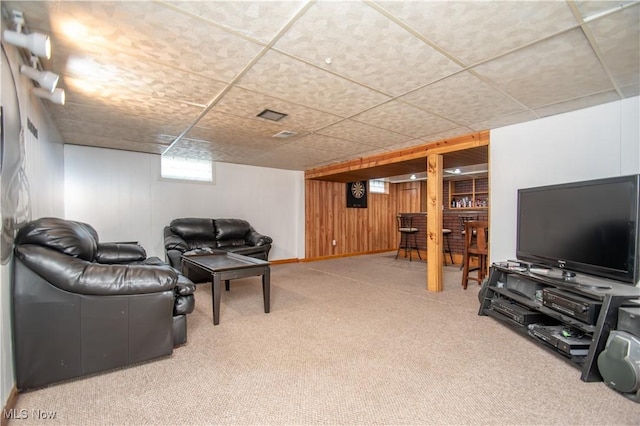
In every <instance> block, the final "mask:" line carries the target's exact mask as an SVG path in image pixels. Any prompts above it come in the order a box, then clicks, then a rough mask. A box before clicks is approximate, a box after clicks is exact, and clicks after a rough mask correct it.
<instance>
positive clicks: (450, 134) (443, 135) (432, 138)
mask: <svg viewBox="0 0 640 426" xmlns="http://www.w3.org/2000/svg"><path fill="white" fill-rule="evenodd" d="M469 133H472V132H471V129H469V128H468V127H457V128H455V129H451V130H445V131H444V132H440V133H434V134H432V135H429V136H425V137H422V138H420V139H421V140H422V141H423V143H429V142H437V141H441V140H444V139H453V138H456V137H458V136H463V135H468V134H469Z"/></svg>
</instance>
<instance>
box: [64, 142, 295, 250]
mask: <svg viewBox="0 0 640 426" xmlns="http://www.w3.org/2000/svg"><path fill="white" fill-rule="evenodd" d="M159 167H160V156H158V155H151V154H142V153H134V152H125V151H117V150H110V149H103V148H91V147H84V146H74V145H67V146H65V194H66V195H65V217H66V218H67V219H73V220H80V221H84V222H87V223H90V224H91V225H93V226H94V227H95V228H96V230H97V231H98V234H99V235H100V239H101V241H123V240H124V241H131V240H133V241H138V242H140V244H142V246H143V247H144V248H145V249H146V250H147V255H149V256H158V257H160V258H161V259H164V256H165V255H164V244H163V239H162V232H163V228H164V226H166V225H168V224H169V222H170V221H171V220H172V219H175V218H178V217H211V218H225V217H226V218H240V219H246V220H247V221H249V223H251V225H253V227H254V228H255V229H256V230H257V231H258V232H260V233H262V234H266V235H269V236H270V237H272V238H273V241H274V243H273V247H272V249H271V252H270V254H269V259H270V260H278V259H295V258H303V257H304V173H303V172H299V171H290V170H278V169H270V168H264V167H253V166H242V165H237V164H228V163H216V183H215V184H205V183H189V182H182V181H175V182H174V181H167V180H161V179H160V178H159V176H160V171H159Z"/></svg>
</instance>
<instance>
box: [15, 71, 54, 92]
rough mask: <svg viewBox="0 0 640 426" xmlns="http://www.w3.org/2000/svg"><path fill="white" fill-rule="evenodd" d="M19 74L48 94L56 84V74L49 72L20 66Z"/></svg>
mask: <svg viewBox="0 0 640 426" xmlns="http://www.w3.org/2000/svg"><path fill="white" fill-rule="evenodd" d="M20 73H22V74H24V75H26V76H27V77H29V78H30V79H31V80H34V81H36V82H38V84H39V85H40V87H42V88H43V89H47V90H48V91H50V92H52V91H53V89H55V88H56V85H57V84H58V79H59V77H58V74H54V73H52V72H50V71H40V70H38V69H36V68H32V67H29V66H27V65H22V66H21V67H20Z"/></svg>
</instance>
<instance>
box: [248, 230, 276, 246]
mask: <svg viewBox="0 0 640 426" xmlns="http://www.w3.org/2000/svg"><path fill="white" fill-rule="evenodd" d="M244 238H245V241H246V242H247V243H248V244H250V245H252V246H264V245H267V244H271V243H272V242H273V240H272V239H271V237H268V236H266V235H262V234H260V233H259V232H257V231H250V232H249V233H248V234H247V235H246V236H245V237H244Z"/></svg>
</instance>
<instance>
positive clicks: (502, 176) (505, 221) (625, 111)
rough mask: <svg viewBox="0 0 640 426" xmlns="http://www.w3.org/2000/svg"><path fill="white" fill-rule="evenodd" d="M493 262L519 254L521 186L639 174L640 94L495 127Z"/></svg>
mask: <svg viewBox="0 0 640 426" xmlns="http://www.w3.org/2000/svg"><path fill="white" fill-rule="evenodd" d="M489 161H490V163H489V164H490V177H489V179H490V182H489V183H490V187H491V200H490V206H491V208H490V215H489V221H490V241H491V247H490V255H489V257H490V261H500V260H507V259H514V258H515V254H516V209H517V190H518V188H526V187H533V186H541V185H550V184H556V183H565V182H572V181H581V180H589V179H597V178H605V177H613V176H624V175H629V174H636V173H640V98H639V97H634V98H630V99H625V100H622V101H617V102H611V103H608V104H604V105H598V106H595V107H591V108H586V109H582V110H578V111H573V112H569V113H566V114H560V115H555V116H552V117H547V118H543V119H539V120H534V121H529V122H527V123H521V124H516V125H512V126H508V127H502V128H499V129H495V130H491V144H490V147H489Z"/></svg>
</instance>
